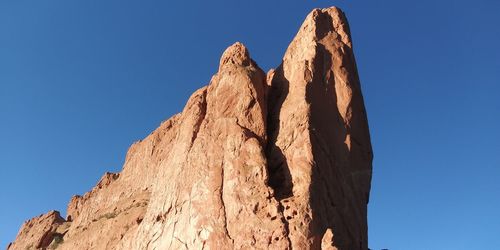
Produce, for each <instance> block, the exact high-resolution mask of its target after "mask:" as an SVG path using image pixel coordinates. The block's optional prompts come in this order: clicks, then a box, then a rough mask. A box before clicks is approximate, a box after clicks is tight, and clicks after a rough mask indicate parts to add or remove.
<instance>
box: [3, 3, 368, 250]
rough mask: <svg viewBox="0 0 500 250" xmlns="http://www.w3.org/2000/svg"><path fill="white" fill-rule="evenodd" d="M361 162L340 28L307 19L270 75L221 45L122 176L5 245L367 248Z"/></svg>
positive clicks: (358, 98) (336, 13)
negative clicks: (206, 72) (205, 72)
mask: <svg viewBox="0 0 500 250" xmlns="http://www.w3.org/2000/svg"><path fill="white" fill-rule="evenodd" d="M372 159H373V153H372V149H371V142H370V135H369V130H368V122H367V117H366V110H365V108H364V102H363V97H362V94H361V86H360V82H359V77H358V72H357V68H356V62H355V59H354V53H353V49H352V40H351V37H350V31H349V26H348V23H347V20H346V18H345V15H344V13H343V12H342V11H341V10H340V9H338V8H336V7H331V8H325V9H314V10H313V11H312V12H311V13H310V14H309V15H308V16H307V17H306V19H305V21H304V23H303V24H302V26H301V27H300V29H299V31H298V33H297V35H296V36H295V38H294V39H293V40H292V42H291V43H290V46H289V47H288V48H287V50H286V52H285V55H284V56H283V60H282V63H281V64H280V65H279V66H278V67H277V68H276V69H272V70H270V71H269V72H268V73H267V74H266V73H265V72H264V71H263V70H262V69H261V68H260V67H259V66H258V65H257V63H255V61H253V60H252V58H251V57H250V53H249V50H248V49H247V48H246V47H245V46H244V45H243V44H242V43H240V42H236V43H234V44H233V45H231V46H229V47H228V48H227V49H226V50H225V51H224V53H223V54H222V56H221V59H220V63H219V68H218V71H217V73H216V74H215V75H214V76H213V77H212V79H211V80H210V83H209V84H208V85H207V86H205V87H202V88H200V89H199V90H197V91H195V92H194V93H193V94H192V95H191V97H190V98H189V100H188V102H187V104H186V106H185V108H184V110H183V111H182V112H181V113H179V114H177V115H175V116H173V117H171V118H170V119H168V120H166V121H164V122H163V123H162V124H161V125H160V127H159V128H157V129H156V130H155V131H154V132H153V133H151V134H150V135H149V136H148V137H146V138H145V139H144V140H141V141H139V142H136V143H134V144H133V145H132V146H131V147H130V148H129V150H128V152H127V156H126V161H125V164H124V166H123V170H122V171H121V173H105V174H104V176H103V177H102V178H101V180H100V181H99V182H98V183H97V185H96V186H95V187H94V188H93V189H92V190H91V191H89V192H87V193H86V194H84V195H83V196H78V195H77V196H73V197H72V198H71V201H70V203H69V204H68V208H67V218H66V220H65V219H63V218H61V217H60V215H59V213H58V212H56V211H51V212H49V213H47V214H45V215H41V216H39V217H36V218H33V219H32V220H30V221H27V222H26V223H25V224H24V225H23V226H22V227H21V230H20V231H19V234H18V236H17V238H16V240H15V241H14V242H13V243H11V244H10V245H9V246H8V249H26V248H29V247H33V248H34V249H39V248H42V249H45V248H54V247H57V248H58V249H191V248H194V249H204V248H208V249H242V248H246V249H248V248H250V249H254V248H257V249H367V248H368V239H367V221H366V218H367V203H368V198H369V192H370V182H371V169H372V167H371V163H372Z"/></svg>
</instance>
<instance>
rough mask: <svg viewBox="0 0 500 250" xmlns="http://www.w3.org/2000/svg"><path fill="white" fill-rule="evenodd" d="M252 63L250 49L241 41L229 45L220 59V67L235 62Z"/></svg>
mask: <svg viewBox="0 0 500 250" xmlns="http://www.w3.org/2000/svg"><path fill="white" fill-rule="evenodd" d="M251 63H252V59H251V58H250V53H249V52H248V49H247V48H246V47H245V45H243V44H242V43H240V42H236V43H234V44H233V45H231V46H229V47H228V48H227V49H226V50H225V51H224V53H223V54H222V57H221V59H220V63H219V65H220V66H219V67H223V66H225V65H226V64H234V65H237V66H249V65H250V64H251Z"/></svg>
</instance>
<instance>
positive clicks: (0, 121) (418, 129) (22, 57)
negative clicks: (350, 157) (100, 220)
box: [0, 0, 500, 250]
mask: <svg viewBox="0 0 500 250" xmlns="http://www.w3.org/2000/svg"><path fill="white" fill-rule="evenodd" d="M248 2H251V3H242V2H239V3H236V1H225V2H223V1H198V2H195V1H176V2H174V1H168V3H167V1H134V2H132V1H124V0H120V1H97V0H90V1H74V0H58V1H55V0H54V1H23V0H15V1H14V0H5V1H1V2H0V138H1V140H2V143H0V171H1V172H0V178H1V180H0V200H1V206H0V247H1V248H3V247H5V246H6V244H7V242H8V241H10V240H13V239H14V237H15V235H16V233H17V231H18V229H19V227H20V225H21V224H22V222H23V221H24V220H26V219H28V218H30V217H33V216H35V215H38V214H41V213H45V212H47V211H48V210H51V209H57V210H60V211H61V212H63V213H65V210H66V204H67V202H68V201H69V199H70V197H71V196H72V195H73V194H82V193H84V192H86V191H88V190H89V189H90V188H91V187H92V186H93V185H95V183H96V182H97V180H98V179H99V178H100V177H101V175H102V174H103V173H104V172H105V171H119V170H120V169H121V166H122V164H123V161H124V157H125V152H126V150H127V148H128V147H129V145H130V144H131V143H132V142H134V141H136V140H139V139H141V138H144V137H145V136H147V135H148V134H149V133H150V132H151V131H152V130H154V129H155V128H156V127H157V126H158V125H159V124H160V122H161V121H162V120H164V119H166V118H168V117H170V116H171V115H173V114H175V113H177V112H179V111H181V109H182V107H183V106H184V104H185V102H186V100H187V98H188V97H189V95H190V94H191V93H192V92H193V91H194V90H196V89H197V88H199V87H201V86H203V85H205V84H207V83H208V81H209V80H210V77H211V75H212V74H213V73H214V72H215V71H216V69H217V64H218V61H219V57H220V55H221V53H222V51H223V50H224V49H225V48H226V47H227V46H228V45H230V44H232V43H233V42H235V41H241V42H243V43H244V44H245V45H247V47H248V48H249V49H250V52H251V54H252V56H253V58H254V59H255V60H256V61H257V63H258V64H259V65H260V66H261V67H262V68H263V69H264V70H268V69H269V68H271V67H275V66H277V65H278V64H279V63H280V61H281V57H282V55H283V53H284V51H285V49H286V47H287V45H288V43H289V42H290V41H291V39H292V38H293V36H294V35H295V33H296V31H297V29H298V27H299V26H300V24H301V22H302V21H303V19H304V17H305V16H306V15H307V13H308V12H309V11H310V10H311V9H312V8H314V7H327V6H331V5H337V6H339V7H341V8H343V10H344V11H345V12H346V14H347V16H348V18H349V21H350V26H351V30H352V36H353V40H354V46H355V53H356V58H357V62H358V67H359V72H360V77H361V80H362V87H363V91H364V96H365V101H366V107H367V110H368V116H369V122H370V129H371V134H372V141H373V148H374V154H375V160H374V171H373V183H372V193H371V199H370V204H369V246H370V247H371V248H372V249H380V248H389V249H410V250H411V249H415V250H421V249H454V250H456V249H498V247H499V246H500V237H499V235H500V213H499V211H500V132H499V129H500V14H499V11H500V2H499V1H496V0H491V1H486V0H482V1H481V0H476V1H458V0H455V1H451V0H450V1H425V0H424V1H405V3H403V1H396V0H394V1H347V0H346V1H295V2H293V3H292V1H248Z"/></svg>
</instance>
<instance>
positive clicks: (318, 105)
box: [306, 15, 371, 249]
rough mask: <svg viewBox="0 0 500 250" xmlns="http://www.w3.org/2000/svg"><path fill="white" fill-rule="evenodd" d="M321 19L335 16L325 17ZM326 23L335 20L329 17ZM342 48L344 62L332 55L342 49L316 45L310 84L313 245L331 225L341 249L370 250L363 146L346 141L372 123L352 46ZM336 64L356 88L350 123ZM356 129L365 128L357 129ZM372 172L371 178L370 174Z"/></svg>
mask: <svg viewBox="0 0 500 250" xmlns="http://www.w3.org/2000/svg"><path fill="white" fill-rule="evenodd" d="M322 18H331V17H330V16H328V15H324V16H323V17H322ZM322 23H332V22H331V20H327V21H324V22H322ZM326 30H331V27H327V28H326ZM318 33H319V34H318V36H319V37H321V36H324V35H325V33H324V32H323V31H322V30H319V32H318ZM342 46H344V47H343V48H342V52H340V51H339V53H345V54H342V55H340V54H337V55H335V56H336V57H337V58H338V57H339V56H342V58H341V59H342V60H341V62H339V61H335V62H334V61H332V60H333V59H334V55H332V53H337V52H336V51H331V50H332V49H337V48H335V46H334V45H332V46H329V48H326V47H325V46H324V45H323V44H320V43H318V44H317V47H316V49H317V51H316V57H315V58H314V62H313V63H312V65H314V68H313V69H311V70H312V71H313V72H310V73H311V75H312V79H311V82H310V83H308V85H307V87H306V100H307V102H308V103H309V104H310V115H311V117H310V119H311V120H310V128H309V132H310V138H311V147H312V153H313V157H314V160H315V162H314V166H313V169H312V183H311V186H310V204H311V210H312V215H313V222H312V226H311V234H312V235H313V236H314V237H315V241H314V246H313V248H319V247H320V245H321V238H322V236H323V234H324V233H325V231H326V230H327V229H328V228H331V229H332V230H333V232H334V234H335V237H334V242H335V245H336V246H337V247H339V249H367V247H368V246H367V244H368V240H367V239H366V238H365V235H367V227H366V218H367V217H366V216H367V213H366V202H367V200H366V197H367V194H365V193H359V190H363V189H366V187H365V186H366V180H363V181H359V179H358V178H357V177H356V175H357V174H358V172H359V171H362V170H364V169H357V167H358V166H363V164H364V161H363V162H358V160H356V158H358V157H360V155H359V153H356V152H360V150H361V149H360V148H355V147H358V146H356V145H354V144H355V142H352V143H351V148H349V147H348V145H347V144H346V143H345V141H346V136H347V135H348V134H349V135H350V136H351V141H352V140H355V139H356V136H357V135H358V134H361V136H362V137H363V138H365V136H366V134H364V133H367V131H368V127H367V125H366V126H364V125H363V123H365V124H367V122H366V114H365V112H364V106H363V100H362V96H361V92H360V87H359V79H358V76H357V70H356V65H355V61H354V56H353V54H352V50H351V48H349V47H347V46H345V45H342ZM334 63H341V65H335V66H336V67H338V66H341V67H345V70H347V72H349V73H348V74H349V75H348V79H347V82H346V84H347V85H348V87H350V88H351V89H352V99H351V102H350V104H349V105H350V106H349V107H348V108H351V109H352V117H351V119H350V121H351V123H350V124H349V125H347V124H346V123H344V120H343V118H342V116H341V114H340V111H339V108H338V106H337V98H338V96H337V93H336V88H335V85H336V83H335V75H334V72H333V70H332V66H334V65H333V64H334ZM337 84H341V83H337ZM360 98H361V99H360ZM352 105H356V106H355V107H354V106H352ZM351 128H355V129H356V130H360V131H352V130H351ZM359 128H361V129H359ZM368 138H369V135H368ZM368 143H369V141H368ZM370 151H371V147H370ZM353 152H354V154H355V155H354V154H353ZM370 153H371V152H370ZM370 162H371V159H370ZM365 165H366V164H365ZM370 166H371V165H370ZM360 173H361V174H364V172H360ZM369 175H370V176H371V172H370V174H369ZM368 190H369V181H368Z"/></svg>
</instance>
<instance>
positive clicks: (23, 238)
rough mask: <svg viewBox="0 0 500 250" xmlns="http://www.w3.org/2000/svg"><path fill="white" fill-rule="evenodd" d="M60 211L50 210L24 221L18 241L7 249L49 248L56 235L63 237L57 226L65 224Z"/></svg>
mask: <svg viewBox="0 0 500 250" xmlns="http://www.w3.org/2000/svg"><path fill="white" fill-rule="evenodd" d="M64 222H65V221H64V219H63V218H62V217H61V215H60V214H59V212H57V211H50V212H48V213H46V214H42V215H39V216H37V217H35V218H33V219H30V220H28V221H26V222H24V224H23V226H22V227H21V230H20V231H19V233H18V234H17V237H16V241H15V242H13V243H11V244H10V245H9V246H8V247H7V249H40V248H47V247H48V246H49V245H50V243H51V242H52V241H53V240H54V238H56V237H62V234H60V233H58V231H57V228H58V227H59V226H61V225H63V224H64Z"/></svg>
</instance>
